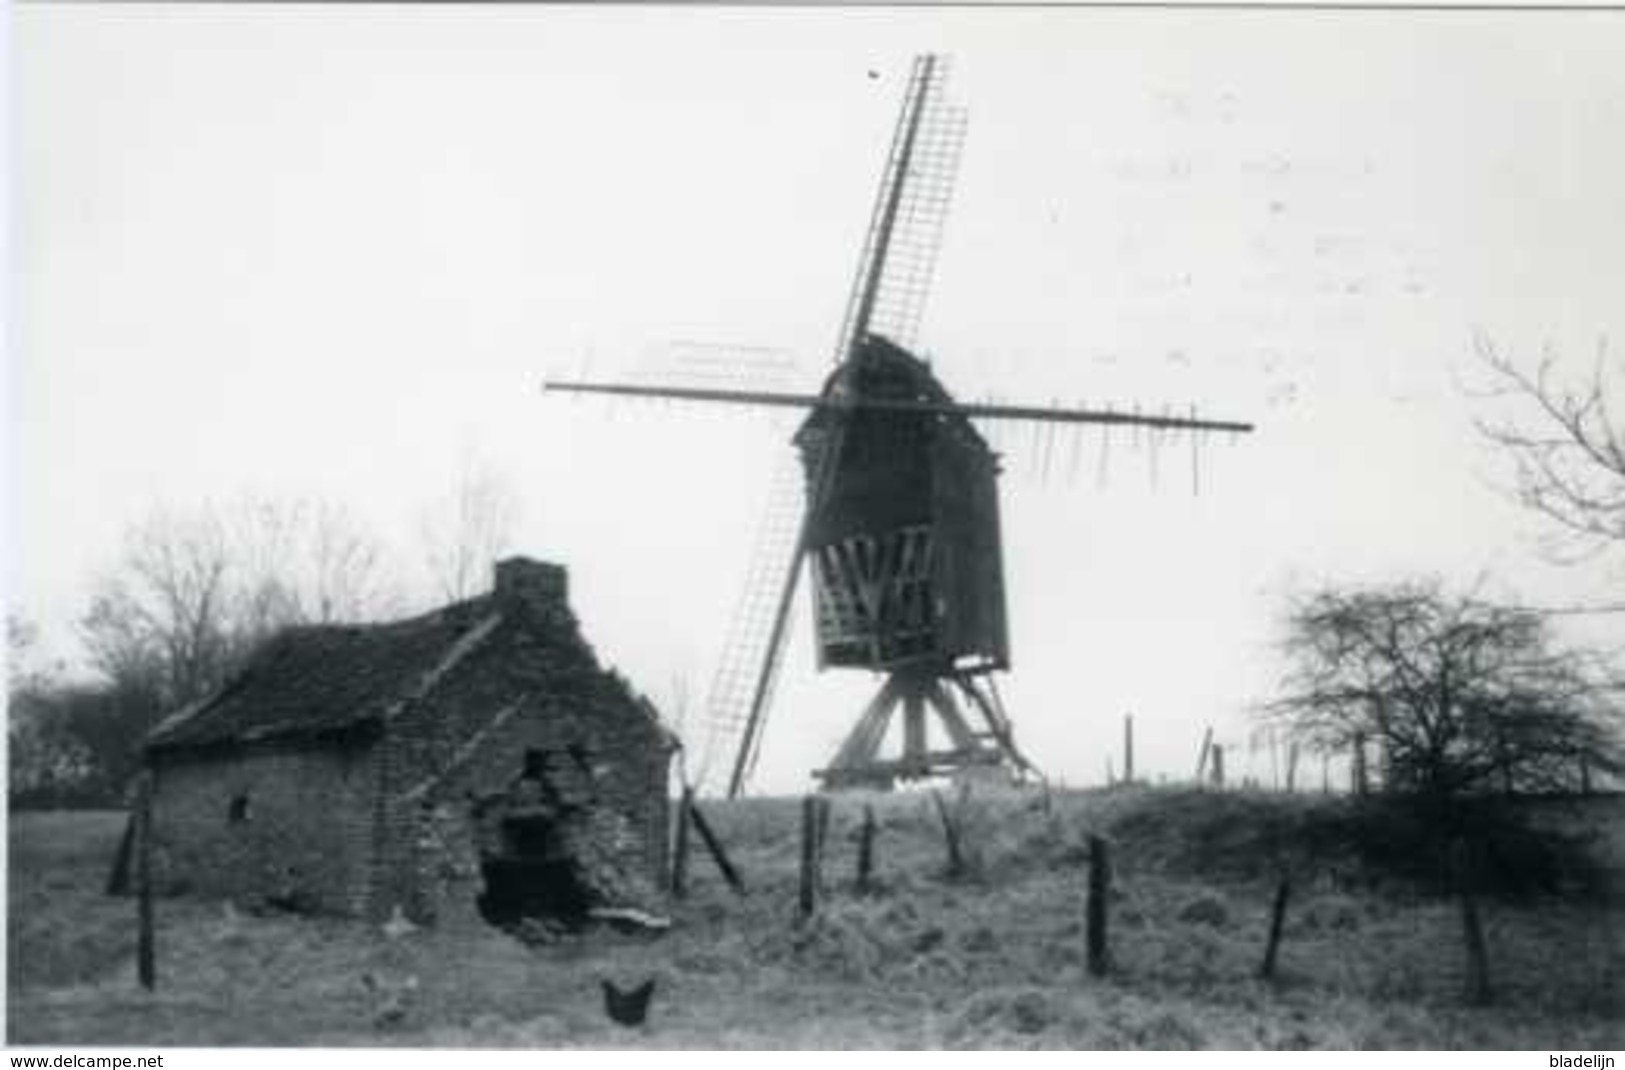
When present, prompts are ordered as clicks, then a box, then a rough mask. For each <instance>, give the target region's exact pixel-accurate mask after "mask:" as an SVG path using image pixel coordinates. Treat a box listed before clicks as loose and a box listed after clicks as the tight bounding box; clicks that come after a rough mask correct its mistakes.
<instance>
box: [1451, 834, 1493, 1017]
mask: <svg viewBox="0 0 1625 1070" xmlns="http://www.w3.org/2000/svg"><path fill="white" fill-rule="evenodd" d="M1453 853H1454V855H1455V858H1454V862H1455V865H1454V867H1453V868H1454V869H1455V871H1456V888H1457V892H1458V893H1459V894H1460V896H1461V929H1462V936H1463V937H1464V939H1465V942H1466V945H1467V991H1466V996H1467V1003H1468V1004H1469V1005H1470V1006H1474V1007H1483V1006H1485V1005H1487V1004H1488V1003H1489V1002H1490V999H1491V992H1490V957H1489V951H1488V948H1487V946H1486V945H1485V942H1484V923H1483V920H1482V919H1481V918H1479V916H1478V901H1477V899H1476V897H1475V896H1474V895H1473V883H1474V872H1473V864H1472V863H1473V860H1472V852H1471V849H1470V848H1469V847H1468V844H1467V841H1466V840H1457V841H1456V844H1455V850H1454V852H1453Z"/></svg>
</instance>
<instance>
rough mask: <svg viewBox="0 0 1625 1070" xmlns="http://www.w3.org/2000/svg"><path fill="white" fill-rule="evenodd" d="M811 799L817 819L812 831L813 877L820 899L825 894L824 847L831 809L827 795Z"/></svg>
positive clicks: (826, 841) (827, 838)
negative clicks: (813, 838)
mask: <svg viewBox="0 0 1625 1070" xmlns="http://www.w3.org/2000/svg"><path fill="white" fill-rule="evenodd" d="M813 798H814V799H816V800H817V811H816V814H815V815H814V816H815V817H816V818H817V823H816V825H815V827H814V829H813V831H814V833H815V842H814V844H813V854H814V855H815V856H816V857H815V860H814V865H813V876H814V877H815V878H816V881H815V885H816V890H817V892H818V895H819V896H820V897H822V896H823V895H824V892H825V888H824V846H825V845H826V844H827V843H828V842H829V821H830V810H831V809H832V807H831V804H830V798H829V796H828V795H815V796H813Z"/></svg>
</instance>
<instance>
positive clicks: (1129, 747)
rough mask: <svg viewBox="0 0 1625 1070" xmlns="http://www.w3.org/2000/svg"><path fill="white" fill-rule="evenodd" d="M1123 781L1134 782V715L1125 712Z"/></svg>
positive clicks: (1125, 782) (1126, 782)
mask: <svg viewBox="0 0 1625 1070" xmlns="http://www.w3.org/2000/svg"><path fill="white" fill-rule="evenodd" d="M1123 783H1124V784H1132V783H1134V715H1133V714H1132V713H1125V714H1123Z"/></svg>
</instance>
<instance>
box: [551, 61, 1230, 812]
mask: <svg viewBox="0 0 1625 1070" xmlns="http://www.w3.org/2000/svg"><path fill="white" fill-rule="evenodd" d="M947 74H948V70H947V63H946V60H945V59H944V58H943V57H940V56H935V55H924V56H920V57H917V58H916V59H915V61H914V66H913V70H912V73H911V75H910V78H909V83H908V88H907V91H906V92H905V94H904V99H903V106H902V111H901V113H900V115H899V116H898V120H897V125H896V128H895V132H894V134H893V138H892V145H891V152H890V156H889V158H888V160H887V163H886V167H885V169H884V171H883V175H882V179H881V183H880V188H879V192H878V194H877V196H876V199H875V204H874V208H873V211H872V214H871V218H870V225H869V229H868V233H867V237H866V239H865V242H864V247H863V250H862V253H861V255H860V257H859V263H858V271H857V275H856V277H855V278H854V280H853V284H852V290H851V294H850V296H849V298H848V302H847V311H846V316H845V319H844V321H843V323H842V326H841V331H840V334H839V338H838V342H837V345H836V350H835V367H834V370H833V371H831V372H830V374H829V376H828V377H827V378H826V380H825V381H824V384H823V387H822V389H821V390H819V391H818V392H817V393H799V394H798V393H784V392H773V391H745V390H726V389H710V388H706V389H698V388H692V387H683V386H677V385H669V386H662V385H631V384H625V383H611V382H586V381H561V380H549V381H548V382H547V383H545V384H544V389H545V390H549V391H564V392H572V393H589V394H602V395H611V396H623V397H645V398H666V399H677V400H686V401H694V402H709V403H722V404H736V405H756V406H781V407H791V408H795V409H803V410H807V416H806V418H805V419H804V421H803V422H802V424H801V426H800V428H799V429H798V430H797V431H796V433H795V435H794V439H793V441H794V444H795V446H796V447H797V449H798V451H799V454H800V460H801V465H802V471H803V480H802V482H803V486H804V488H805V508H804V509H802V510H801V512H800V516H799V518H798V521H797V522H796V523H794V524H793V525H786V527H785V530H786V532H787V533H789V532H793V538H792V539H791V540H790V541H791V545H789V546H788V547H786V548H785V549H787V550H788V561H787V562H786V563H785V565H784V566H783V571H782V572H780V573H778V575H777V576H776V577H774V579H775V580H776V582H775V583H773V585H772V587H770V588H767V589H764V590H752V591H748V592H747V597H750V596H753V595H754V596H756V600H757V602H758V604H760V605H761V606H762V607H763V610H762V612H760V613H759V614H757V615H756V616H755V618H754V623H753V625H752V627H751V629H750V635H749V636H748V638H750V639H752V640H754V641H753V642H749V643H746V644H745V645H744V646H742V647H739V648H738V649H745V650H748V651H749V652H750V653H751V655H752V657H751V658H750V662H751V667H750V671H749V672H748V673H736V674H734V675H733V676H731V677H724V684H728V683H735V684H744V685H748V686H738V687H733V688H729V687H727V686H724V687H723V688H721V689H719V691H720V697H718V695H716V694H714V696H713V702H712V710H711V717H712V724H711V728H712V732H713V737H714V739H720V740H722V741H724V743H725V744H731V747H730V749H732V750H733V752H734V756H733V762H732V771H731V774H730V776H729V779H728V787H727V793H728V795H729V796H730V797H732V796H736V795H738V794H739V793H740V792H741V791H743V790H744V787H745V784H746V782H747V779H748V777H749V775H750V772H751V770H752V768H753V767H754V764H755V761H756V757H757V754H758V753H759V750H760V747H761V742H762V736H763V729H764V726H765V724H766V719H767V712H768V709H769V705H770V703H771V700H772V695H773V689H774V685H775V682H776V680H777V677H778V672H779V668H780V663H781V661H782V658H783V653H784V648H785V642H786V636H787V630H788V625H789V621H790V610H791V606H792V603H793V601H794V597H795V592H796V587H797V585H798V583H799V580H800V576H801V572H802V565H803V563H804V562H805V563H808V564H809V565H810V571H811V574H812V592H813V618H814V623H815V627H816V650H817V658H818V665H819V668H820V669H847V670H862V671H865V672H870V673H878V674H883V676H884V680H883V682H882V683H881V685H880V689H879V691H878V693H877V694H876V695H875V696H874V698H873V699H872V700H871V701H870V702H869V703H868V705H867V707H866V708H865V709H864V710H863V712H862V713H861V715H860V716H859V717H858V718H857V721H856V723H855V725H854V726H853V728H852V729H851V731H850V732H849V733H848V734H847V736H846V739H845V741H844V742H843V743H842V744H841V745H840V747H839V749H838V750H837V751H836V753H835V754H834V756H833V758H832V759H831V760H830V762H829V763H828V765H827V766H826V767H825V768H823V769H820V770H817V771H816V772H815V773H814V775H815V776H816V777H818V778H819V779H820V780H821V781H822V782H823V784H824V786H825V787H826V788H831V789H835V788H846V787H879V788H889V787H891V786H892V785H894V784H895V783H896V782H897V781H902V780H911V779H919V778H925V777H932V776H941V775H947V774H953V773H956V772H960V771H964V770H970V769H977V768H982V769H987V768H995V769H996V768H1000V767H1003V768H1005V769H1008V770H1009V771H1010V772H1011V773H1012V774H1015V775H1021V774H1026V773H1036V772H1037V770H1036V769H1035V768H1034V767H1033V765H1032V763H1031V762H1029V761H1028V760H1027V758H1026V757H1025V756H1023V754H1022V753H1021V751H1020V750H1019V749H1018V748H1017V746H1016V743H1015V739H1014V734H1013V731H1012V726H1011V721H1010V718H1009V715H1008V714H1007V713H1006V711H1005V709H1004V706H1003V703H1002V701H1001V700H1000V698H999V692H998V688H997V685H996V683H995V674H996V673H999V672H1001V671H1004V670H1006V669H1008V668H1009V666H1010V641H1009V630H1008V626H1007V620H1006V603H1005V583H1004V562H1003V550H1002V542H1001V537H1000V529H999V501H998V486H997V481H998V477H999V472H1000V467H999V457H998V454H997V453H995V452H994V451H993V450H992V449H991V448H990V447H989V445H988V442H987V440H986V438H984V437H983V435H982V433H981V432H980V431H979V430H978V429H977V427H976V422H977V421H995V420H996V421H1050V422H1054V423H1062V424H1104V425H1127V426H1132V427H1142V428H1152V429H1158V430H1183V431H1187V432H1189V433H1191V434H1193V435H1194V434H1195V433H1197V432H1226V433H1243V432H1247V431H1251V430H1252V425H1251V424H1246V423H1236V422H1230V421H1219V420H1201V419H1196V418H1195V417H1194V416H1191V417H1189V418H1185V417H1173V416H1153V415H1142V414H1140V413H1138V412H1133V413H1126V412H1115V411H1112V410H1110V409H1107V410H1094V409H1082V408H1071V409H1068V408H1060V407H1054V406H1050V407H1045V406H1040V405H1007V404H991V403H979V402H960V401H956V400H955V399H954V398H953V396H952V395H951V394H950V393H949V392H948V390H947V389H946V388H945V387H944V386H943V385H942V383H941V382H940V381H939V379H938V378H937V376H936V375H935V373H934V372H933V371H932V369H931V367H930V365H929V364H928V363H927V362H926V361H925V360H923V359H921V358H920V357H919V356H917V355H916V354H915V353H913V352H911V351H910V349H909V348H908V347H909V345H910V344H911V342H912V338H913V335H914V333H915V330H916V329H917V327H918V323H919V319H920V314H921V311H922V309H923V306H924V302H925V298H926V295H927V293H928V290H929V286H930V281H931V276H932V274H933V272H934V270H935V261H936V254H937V250H938V248H939V247H940V243H941V236H942V228H943V224H944V222H945V221H946V217H947V207H948V201H949V197H950V194H951V192H952V187H953V181H954V176H955V174H956V172H957V170H958V163H959V153H960V149H961V147H962V145H963V142H964V133H965V113H964V111H963V110H962V109H961V108H959V107H957V106H955V105H953V104H951V103H950V102H949V100H948V98H947V94H946V85H947ZM758 586H760V585H758ZM747 619H750V618H747ZM961 701H963V703H964V705H963V707H962V706H961ZM899 708H900V709H901V710H902V714H903V716H902V733H901V750H900V753H898V754H896V755H895V756H892V757H883V756H882V753H881V752H882V747H883V745H884V743H885V742H886V739H887V736H888V730H889V728H890V725H891V723H892V722H893V720H894V718H895V715H896V712H897V710H898V709H899ZM967 711H970V716H967ZM929 715H934V717H935V720H936V721H937V723H938V724H939V726H940V728H941V730H942V733H943V734H944V735H945V737H946V742H947V746H945V747H938V748H936V749H933V748H932V746H931V743H930V738H929V735H928V723H929V721H930V720H931V717H930V716H929Z"/></svg>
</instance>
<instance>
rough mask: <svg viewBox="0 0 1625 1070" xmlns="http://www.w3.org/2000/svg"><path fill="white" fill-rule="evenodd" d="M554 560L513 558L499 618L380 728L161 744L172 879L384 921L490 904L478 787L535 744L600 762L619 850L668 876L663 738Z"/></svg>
mask: <svg viewBox="0 0 1625 1070" xmlns="http://www.w3.org/2000/svg"><path fill="white" fill-rule="evenodd" d="M549 569H550V567H549V566H537V565H536V564H535V563H525V562H519V563H517V564H514V565H510V566H509V572H508V574H507V575H506V579H507V583H506V586H505V587H503V589H501V590H499V595H500V596H501V597H499V598H497V599H494V600H493V602H492V603H491V606H492V608H493V609H496V608H500V611H501V614H502V620H501V623H499V624H498V625H497V626H496V627H495V629H494V630H493V631H492V632H491V633H490V634H489V635H487V636H486V638H485V640H484V641H483V642H482V643H481V644H480V645H479V646H478V647H477V648H475V649H474V650H473V651H472V652H471V653H469V654H467V655H466V656H465V657H463V658H462V659H461V660H459V661H456V662H455V663H454V664H453V665H451V667H450V668H449V669H446V671H445V673H444V675H442V676H440V677H439V679H438V681H437V682H436V684H435V686H434V687H433V689H432V690H431V691H430V692H429V694H428V696H427V697H426V698H425V699H424V700H423V701H421V702H418V703H415V704H412V705H409V706H407V707H406V708H404V709H403V710H401V711H400V712H399V713H397V714H396V715H395V716H393V717H392V718H391V719H390V720H389V721H388V722H387V723H386V724H385V725H384V726H383V727H382V730H381V735H380V736H379V737H378V738H377V741H376V742H374V743H371V744H365V745H364V744H361V743H355V744H349V745H340V744H337V743H333V742H328V743H325V744H317V743H314V742H305V743H303V744H297V743H282V744H277V743H270V742H267V743H261V744H257V745H252V746H239V747H237V748H235V749H224V748H222V749H217V750H215V751H212V752H174V753H170V754H169V755H167V756H166V757H164V758H162V759H161V760H160V765H159V768H158V789H157V794H156V796H155V829H156V835H155V842H154V846H155V848H156V859H157V861H158V865H159V867H160V871H159V872H160V880H161V881H162V882H163V883H162V884H161V885H160V887H165V888H168V889H170V890H173V891H183V890H191V891H195V892H199V893H202V894H206V895H221V896H231V897H233V898H237V899H240V900H243V901H246V902H255V901H265V900H266V899H268V898H275V897H280V898H287V899H290V900H292V901H294V902H297V903H301V904H304V905H308V906H310V907H312V908H315V909H319V910H322V911H325V912H332V913H340V914H352V915H360V916H364V917H367V918H370V919H373V920H379V919H383V918H386V917H388V916H389V915H390V914H391V913H392V912H393V911H394V910H395V909H396V908H397V907H399V908H400V909H401V910H402V911H403V912H405V913H406V914H407V916H408V917H411V918H413V919H414V920H418V921H433V920H436V919H437V918H441V917H447V918H450V917H463V918H467V917H474V916H477V915H476V914H475V913H474V911H473V902H474V899H475V897H476V896H477V895H478V894H479V891H480V887H481V876H480V872H479V859H480V854H479V849H478V845H477V844H476V842H475V840H476V834H477V830H476V829H475V828H474V825H473V821H472V815H471V807H472V803H473V801H474V799H475V798H477V797H480V796H483V795H489V794H492V793H496V792H501V791H502V790H503V789H505V788H506V787H507V786H508V785H509V784H510V783H511V782H512V781H514V780H515V779H516V778H517V777H518V776H519V774H520V772H521V771H522V770H523V768H524V764H525V755H526V752H527V751H531V750H539V751H567V750H569V749H570V748H572V747H575V748H579V749H580V751H581V752H582V753H583V754H584V755H585V756H586V758H587V761H588V763H589V764H590V765H591V766H593V767H594V768H595V769H596V771H597V775H596V776H595V777H593V778H592V782H593V783H594V784H595V785H596V792H597V796H598V802H599V804H601V805H603V806H605V807H608V808H611V809H613V810H614V811H615V812H617V813H619V814H621V815H622V816H624V817H625V819H626V822H627V824H628V825H629V826H630V828H631V830H632V833H633V835H632V836H631V841H632V842H630V843H628V844H625V845H623V846H622V848H621V849H620V850H621V851H622V852H624V855H625V857H626V864H627V865H628V866H636V867H640V868H642V870H643V871H644V872H645V873H647V874H648V876H649V879H650V881H651V882H652V883H653V885H654V887H655V888H660V887H662V886H663V884H664V877H665V869H666V865H667V862H666V852H667V834H666V830H667V826H668V821H669V810H668V808H669V802H668V798H667V774H668V770H669V762H670V757H671V753H670V749H669V746H668V743H667V740H666V738H665V736H664V733H663V732H662V731H661V730H660V729H659V728H658V727H657V726H656V725H655V723H654V722H653V720H652V719H651V718H650V716H649V715H648V714H647V713H645V712H644V708H643V707H642V706H641V705H640V704H639V703H638V701H637V700H636V699H635V698H634V696H633V694H632V692H631V690H630V689H629V688H628V687H627V686H626V684H625V683H624V681H622V680H621V679H620V678H619V677H618V676H616V675H614V674H612V673H608V672H605V671H604V670H603V669H602V668H601V666H600V665H599V663H598V660H597V657H596V655H595V654H594V653H593V651H592V648H591V647H590V646H588V645H587V643H586V642H585V640H583V639H582V637H581V635H580V632H579V630H578V627H577V624H576V621H575V618H574V616H573V615H572V614H571V613H570V610H569V608H568V605H567V604H565V602H564V601H563V598H562V591H563V590H564V587H563V579H562V577H563V572H562V570H558V569H551V571H550V570H549ZM555 572H556V573H557V575H556V576H555V575H554V573H555ZM434 668H436V667H434V666H427V665H426V666H423V670H424V671H429V670H431V669H434ZM442 668H444V667H442ZM238 800H240V802H238ZM234 806H236V807H239V808H240V809H241V811H242V812H237V811H235V810H234ZM623 827H624V826H623Z"/></svg>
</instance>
